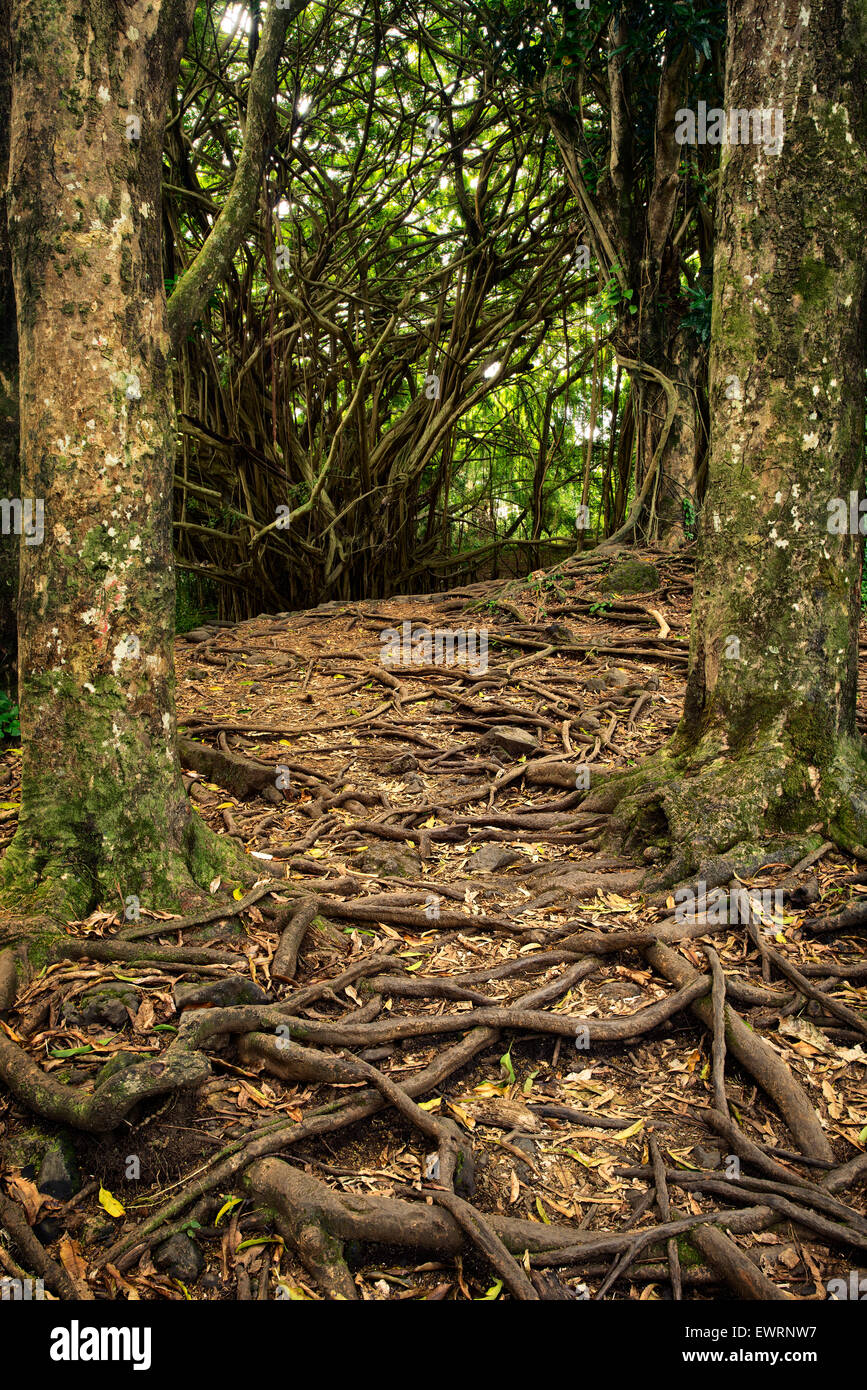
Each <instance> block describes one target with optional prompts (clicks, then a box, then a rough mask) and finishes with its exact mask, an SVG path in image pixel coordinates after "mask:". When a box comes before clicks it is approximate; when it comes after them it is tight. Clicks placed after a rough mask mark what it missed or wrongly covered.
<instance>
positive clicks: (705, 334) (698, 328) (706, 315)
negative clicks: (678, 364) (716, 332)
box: [681, 285, 713, 343]
mask: <svg viewBox="0 0 867 1390" xmlns="http://www.w3.org/2000/svg"><path fill="white" fill-rule="evenodd" d="M686 297H687V299H688V301H689V311H688V313H686V314H685V315H684V317H683V318H682V319H681V325H682V327H684V328H691V329H692V331H693V333H694V334H695V335H696V337H697V338H698V339H699V341H700V342H702V343H709V342H710V314H711V306H712V304H713V295H712V294H711V293H710V291H709V290H706V289H705V288H704V286H703V285H692V286H691V287H690V288H689V289H688V290H687V291H686Z"/></svg>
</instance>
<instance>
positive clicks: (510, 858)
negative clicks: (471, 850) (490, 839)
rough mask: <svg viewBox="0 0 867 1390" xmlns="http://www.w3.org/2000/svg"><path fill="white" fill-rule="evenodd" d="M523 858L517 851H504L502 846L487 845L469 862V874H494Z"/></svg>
mask: <svg viewBox="0 0 867 1390" xmlns="http://www.w3.org/2000/svg"><path fill="white" fill-rule="evenodd" d="M521 858H523V856H522V855H520V854H519V853H518V852H517V850H514V849H504V848H503V846H502V845H497V844H487V845H482V846H481V848H480V849H477V850H476V852H475V854H473V855H471V856H470V859H469V861H468V862H467V870H468V872H469V873H482V874H492V873H494V872H495V871H496V870H497V869H507V868H508V867H509V865H510V864H517V863H518V861H519V859H521Z"/></svg>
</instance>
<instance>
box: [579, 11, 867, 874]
mask: <svg viewBox="0 0 867 1390" xmlns="http://www.w3.org/2000/svg"><path fill="white" fill-rule="evenodd" d="M865 38H867V34H865V12H864V8H863V5H860V4H859V3H858V0H823V3H820V4H812V5H810V4H807V5H804V6H803V7H801V8H800V9H799V10H797V11H796V10H792V11H791V12H789V11H787V10H785V9H779V10H778V9H775V8H773V7H770V8H769V7H768V6H767V5H765V4H764V3H762V0H730V4H729V38H728V43H729V58H728V75H727V92H726V108H727V110H728V111H731V110H732V109H733V108H737V109H743V108H746V109H748V110H749V109H753V108H764V109H768V108H782V110H783V112H784V117H785V138H784V142H783V147H782V151H781V152H780V153H779V155H774V154H773V153H769V152H768V151H766V150H765V148H763V146H762V145H761V144H758V145H755V144H746V145H744V144H741V145H732V146H729V147H727V148H726V149H725V151H724V157H723V164H722V170H721V183H720V191H719V202H718V225H717V241H716V259H715V272H714V306H713V326H712V334H711V362H710V393H711V411H712V424H711V450H710V464H709V482H708V493H707V498H706V501H705V505H704V513H703V518H702V526H701V536H700V549H699V560H698V568H697V573H696V579H695V593H694V600H693V616H692V646H691V654H690V669H689V678H688V685H687V695H686V703H685V707H684V714H683V718H682V721H681V724H680V727H679V729H678V731H677V733H676V735H675V738H674V740H673V743H672V745H671V747H670V748H669V749H668V750H666V751H665V753H664V754H663V756H662V757H661V758H659V759H657V760H655V761H654V764H653V765H652V766H650V767H647V768H645V769H644V770H642V772H640V773H639V774H637V775H633V776H629V777H627V779H625V787H626V789H627V795H626V797H625V799H622V800H621V801H620V805H619V808H618V822H619V825H620V827H621V829H628V830H630V831H631V832H632V833H633V835H634V836H635V837H640V836H642V835H643V836H644V837H645V838H647V837H648V836H649V837H650V838H651V839H653V838H654V837H659V838H661V839H666V838H667V839H668V841H669V843H670V844H672V846H673V849H674V852H675V866H674V867H675V869H676V870H679V871H681V872H684V873H688V872H692V870H693V869H695V868H697V867H699V866H700V865H701V864H703V863H706V862H707V860H708V859H710V858H711V857H712V856H713V855H714V854H716V853H719V852H720V851H728V850H734V849H735V848H737V849H738V853H739V854H740V855H741V856H742V857H743V856H746V857H749V856H748V847H752V848H755V846H756V845H757V843H758V842H759V841H760V840H761V839H762V838H763V837H766V836H767V835H768V834H774V833H777V834H782V835H783V836H788V837H790V838H791V837H796V838H797V837H805V838H804V839H803V840H802V842H806V837H808V836H809V835H810V834H811V833H816V834H821V835H823V836H824V835H828V836H831V837H833V838H834V839H835V841H836V842H837V843H838V844H840V845H842V846H847V845H850V846H851V845H855V844H858V843H863V842H864V841H865V840H867V758H865V754H864V750H863V747H862V743H861V740H860V738H859V737H858V735H857V733H856V728H855V696H856V683H857V656H858V623H859V615H860V572H861V545H862V539H861V537H860V535H858V534H857V533H856V532H857V527H856V528H855V531H854V532H853V529H852V528H851V527H850V499H851V498H852V497H853V496H854V497H855V498H856V499H857V496H858V494H859V493H860V490H861V487H862V481H863V427H864V369H865V346H864V313H865V258H864V245H865V241H867V154H865V145H867V138H865V137H867V128H865V124H867V111H865V89H864V74H863V55H864V45H865ZM806 186H809V196H808V197H805V196H804V194H805V187H806ZM834 499H839V504H835V503H834ZM855 508H856V511H857V501H856V502H855ZM841 517H842V518H843V519H842V522H840V520H839V518H841ZM623 791H624V783H623V782H621V783H620V785H619V788H618V791H617V795H618V796H620V797H622V796H623ZM613 796H614V787H613V786H612V787H611V788H610V789H609V790H608V791H607V792H602V793H601V795H600V798H599V799H600V800H605V799H607V800H608V801H609V803H610V802H611V800H612V798H613ZM735 857H737V855H736V856H735Z"/></svg>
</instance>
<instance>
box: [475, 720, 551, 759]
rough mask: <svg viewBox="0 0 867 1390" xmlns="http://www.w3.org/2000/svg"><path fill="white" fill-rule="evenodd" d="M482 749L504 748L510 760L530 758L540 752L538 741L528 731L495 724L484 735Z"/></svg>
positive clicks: (481, 743) (509, 725) (508, 725)
mask: <svg viewBox="0 0 867 1390" xmlns="http://www.w3.org/2000/svg"><path fill="white" fill-rule="evenodd" d="M479 743H480V746H481V747H482V748H502V749H503V751H504V753H506V754H507V755H508V756H509V757H510V758H514V759H517V758H523V757H527V758H530V757H532V756H533V754H534V753H538V751H539V743H538V740H537V739H536V738H535V737H534V735H533V734H531V733H530V732H529V730H528V729H521V728H513V726H512V725H511V724H495V725H494V726H493V728H491V729H488V731H487V732H486V733H484V734H482V737H481V739H480V740H479Z"/></svg>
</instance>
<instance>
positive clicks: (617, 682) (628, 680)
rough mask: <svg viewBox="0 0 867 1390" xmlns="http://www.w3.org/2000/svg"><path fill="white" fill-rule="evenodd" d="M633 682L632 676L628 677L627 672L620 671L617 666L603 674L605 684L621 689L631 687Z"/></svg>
mask: <svg viewBox="0 0 867 1390" xmlns="http://www.w3.org/2000/svg"><path fill="white" fill-rule="evenodd" d="M634 681H635V677H634V676H630V674H629V672H628V671H624V670H622V669H621V668H620V667H619V666H612V667H611V668H610V669H609V670H608V671H606V672H605V684H606V685H608V686H616V687H618V688H619V689H622V688H623V687H624V686H627V685H632V684H633V683H634Z"/></svg>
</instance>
